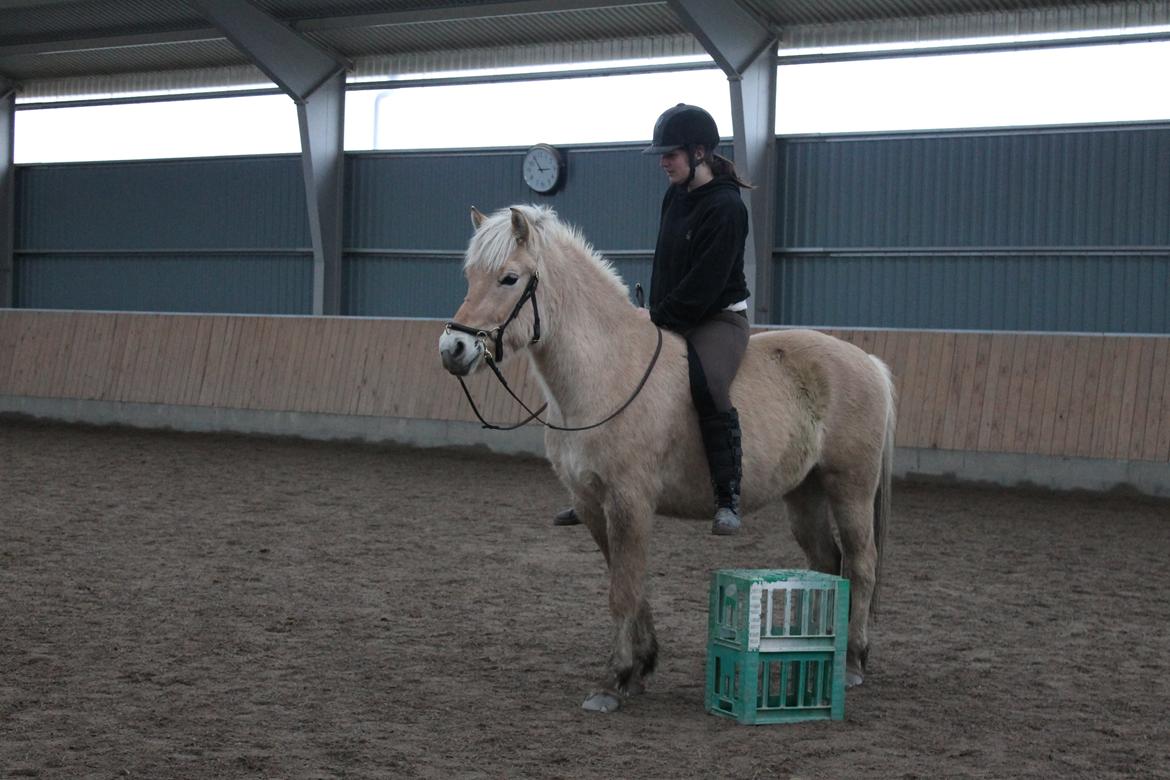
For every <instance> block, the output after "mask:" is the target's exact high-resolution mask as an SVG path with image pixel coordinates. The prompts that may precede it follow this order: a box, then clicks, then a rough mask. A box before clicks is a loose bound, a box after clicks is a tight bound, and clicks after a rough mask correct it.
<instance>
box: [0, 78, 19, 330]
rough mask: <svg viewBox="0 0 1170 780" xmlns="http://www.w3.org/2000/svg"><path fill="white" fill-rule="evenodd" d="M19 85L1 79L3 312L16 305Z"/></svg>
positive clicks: (0, 273) (0, 258)
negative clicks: (17, 120)
mask: <svg viewBox="0 0 1170 780" xmlns="http://www.w3.org/2000/svg"><path fill="white" fill-rule="evenodd" d="M15 122H16V85H15V84H13V83H12V82H11V81H8V80H7V79H5V78H4V77H3V76H0V309H7V308H11V307H12V306H14V305H15V303H16V299H15V294H16V293H15V289H14V281H13V277H14V272H15V269H16V262H15V255H16V165H15V163H14V162H13V159H14V154H13V149H14V146H15V140H16V132H15Z"/></svg>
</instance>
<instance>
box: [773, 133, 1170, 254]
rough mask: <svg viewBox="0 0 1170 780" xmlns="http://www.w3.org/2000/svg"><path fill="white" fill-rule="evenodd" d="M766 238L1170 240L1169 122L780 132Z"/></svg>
mask: <svg viewBox="0 0 1170 780" xmlns="http://www.w3.org/2000/svg"><path fill="white" fill-rule="evenodd" d="M777 158H778V170H777V175H778V176H779V188H780V199H781V202H780V209H779V211H778V213H777V219H776V244H777V246H778V247H781V248H796V247H1011V246H1030V247H1032V246H1068V247H1090V246H1092V247H1097V246H1166V245H1170V175H1168V172H1170V127H1167V126H1146V127H1128V128H1127V127H1099V128H1080V129H1075V130H1073V129H1068V130H1012V131H986V132H965V133H963V132H955V133H931V134H904V135H886V136H857V137H849V136H837V137H823V138H801V137H793V138H787V139H783V138H782V139H781V140H780V144H779V153H778V154H777Z"/></svg>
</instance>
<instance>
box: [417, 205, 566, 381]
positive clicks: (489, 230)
mask: <svg viewBox="0 0 1170 780" xmlns="http://www.w3.org/2000/svg"><path fill="white" fill-rule="evenodd" d="M550 213H551V212H548V211H547V210H543V209H539V208H536V207H528V206H513V207H512V208H510V209H505V210H502V211H497V212H496V213H495V214H493V215H491V216H490V217H488V216H485V215H484V214H481V213H480V212H479V211H478V210H477V209H476V208H475V207H474V206H473V207H472V208H471V222H472V224H473V225H475V235H474V236H472V238H471V243H470V245H469V246H468V248H467V258H466V260H465V262H464V264H463V269H464V275H465V276H466V277H467V297H466V298H464V299H463V305H462V306H460V307H459V311H457V312H455V317H454V318H453V319H452V321H451V322H449V323H447V328H446V329H445V330H444V332H443V335H442V336H441V337H440V338H439V354H440V356H441V357H442V359H443V367H444V368H446V369H447V370H448V371H450V372H451V373H452V374H455V375H456V376H466V375H467V374H470V373H471V372H472V371H475V370H477V369H479V368H480V367H481V366H482V365H483V363H484V359H485V358H486V359H487V360H492V361H494V362H496V363H499V362H501V361H502V360H503V359H504V357H505V355H507V354H510V353H514V352H518V351H520V350H522V349H524V348H525V347H527V346H528V345H530V344H533V343H535V342H537V341H539V340H540V315H539V313H538V308H537V304H536V297H535V296H536V289H537V286H538V284H539V279H540V272H541V261H540V251H539V250H540V244H541V236H540V235H539V223H540V222H541V220H542V219H544V218H545V217H546V216H547V215H548V214H550Z"/></svg>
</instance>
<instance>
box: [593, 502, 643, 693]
mask: <svg viewBox="0 0 1170 780" xmlns="http://www.w3.org/2000/svg"><path fill="white" fill-rule="evenodd" d="M603 509H604V513H603V517H602V516H601V513H598V514H597V515H594V516H593V517H590V516H589V513H587V516H586V524H587V525H588V526H589V529H590V532H591V533H592V534H593V537H594V539H595V540H597V543H598V546H599V547H601V550H602V552H603V553H605V554H606V561H607V562H608V563H609V611H610V614H611V615H612V616H613V621H614V635H613V649H612V651H611V653H610V656H609V663H608V666H607V668H606V673H605V677H604V678H603V679H602V681H601V684H600V686H599V688H598V690H596V691H594V692H593V693H591V694H590V695H589V697H588V698H587V699H585V702H584V704H582V705H581V706H582V707H584V708H585V709H587V710H591V711H594V712H613V711H614V710H616V709H618V708H619V707H620V706H621V701H622V699H621V697H622V696H623V695H636V694H639V693H641V692H642V691H643V690H644V689H645V686H646V681H647V679H648V678H649V676H650V675H651V674H652V673H653V671H654V666H655V664H656V663H657V661H658V639H657V638H656V637H655V634H654V619H653V617H652V616H651V614H650V605H649V603H648V602H647V601H646V591H645V584H646V552H647V546H648V545H649V543H650V526H651V523H652V513H651V511H650V506H649V504H648V503H647V502H646V501H645V500H644V499H639V498H630V497H626V496H622V495H621V494H617V493H612V492H611V493H610V495H609V497H608V498H607V499H606V500H605V502H604V506H603ZM602 519H604V528H602V527H601V520H602Z"/></svg>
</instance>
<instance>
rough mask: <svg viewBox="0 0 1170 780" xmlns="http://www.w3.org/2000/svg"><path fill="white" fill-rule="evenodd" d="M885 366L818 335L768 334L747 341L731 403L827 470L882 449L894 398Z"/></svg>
mask: <svg viewBox="0 0 1170 780" xmlns="http://www.w3.org/2000/svg"><path fill="white" fill-rule="evenodd" d="M882 366H883V364H881V363H880V362H878V361H875V360H872V359H871V358H870V356H869V355H868V354H867V353H866V352H865V350H863V349H861V348H860V347H858V346H856V345H854V344H850V343H849V342H847V341H843V340H841V339H838V338H835V337H833V336H829V335H827V334H825V333H821V332H819V331H814V330H797V329H794V330H772V331H765V332H763V333H757V334H755V335H753V336H752V337H751V340H750V341H749V342H748V350H747V353H746V354H745V357H744V362H743V365H742V366H741V368H740V372H739V375H738V376H737V378H736V385H735V386H733V388H732V398H733V400H734V401H735V403H736V405H737V406H740V405H741V404H742V406H741V407H740V408H741V413H742V412H743V411H747V413H748V415H749V416H750V417H751V418H754V421H756V422H757V424H758V425H763V426H765V427H773V426H778V427H779V428H780V429H783V430H784V433H785V434H786V436H787V437H792V440H793V441H794V442H795V443H796V444H797V447H796V449H797V450H799V451H801V452H803V453H804V456H805V458H807V459H808V460H806V463H808V462H809V461H810V460H811V461H815V462H818V463H821V464H822V465H827V464H826V459H829V460H836V459H837V458H838V457H841V456H845V457H849V458H852V457H853V456H854V455H860V454H861V453H860V452H858V450H865V451H866V453H867V456H868V455H869V454H872V453H876V452H879V451H880V447H881V442H882V437H883V435H884V432H885V426H886V414H887V409H888V406H889V401H890V398H891V395H890V393H891V391H890V388H889V385H888V382H887V376H886V374H885V369H884V368H883V367H882ZM753 407H754V409H753ZM753 412H754V413H753ZM745 439H746V433H745ZM851 451H852V453H853V454H849V453H850V452H851ZM871 451H872V453H871ZM866 459H867V460H868V457H866Z"/></svg>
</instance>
